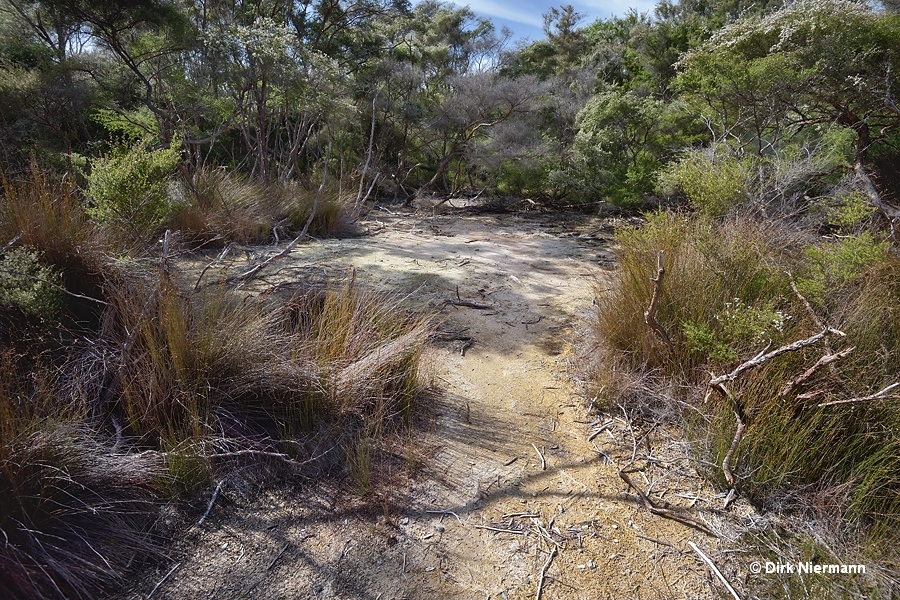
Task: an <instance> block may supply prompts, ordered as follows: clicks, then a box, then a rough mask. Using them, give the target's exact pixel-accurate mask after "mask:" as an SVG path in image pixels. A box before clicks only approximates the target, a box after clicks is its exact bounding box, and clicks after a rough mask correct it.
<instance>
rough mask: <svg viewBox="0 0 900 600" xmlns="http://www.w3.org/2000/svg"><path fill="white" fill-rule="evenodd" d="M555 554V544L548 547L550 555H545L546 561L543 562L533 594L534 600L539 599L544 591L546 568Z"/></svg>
mask: <svg viewBox="0 0 900 600" xmlns="http://www.w3.org/2000/svg"><path fill="white" fill-rule="evenodd" d="M554 556H556V546H553V548H551V549H550V556H548V557H547V562H545V563H544V567H543V568H542V569H541V577H540V579H538V586H537V593H536V594H535V596H534V598H535V600H541V593H542V592H543V591H544V578H545V577H546V576H547V569H549V568H550V563H551V562H553V557H554Z"/></svg>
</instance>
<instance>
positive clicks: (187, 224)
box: [168, 168, 349, 244]
mask: <svg viewBox="0 0 900 600" xmlns="http://www.w3.org/2000/svg"><path fill="white" fill-rule="evenodd" d="M316 194H317V192H316V190H306V189H304V188H303V187H302V186H300V185H299V184H296V183H291V182H281V181H277V182H273V183H271V184H269V185H264V184H262V183H260V182H257V181H253V180H250V179H247V178H245V177H242V176H240V175H237V174H232V173H228V172H227V171H225V170H223V169H209V168H206V169H200V170H197V171H196V172H194V173H193V174H192V175H191V176H190V178H187V179H183V180H182V181H181V182H180V184H179V185H178V186H177V188H176V192H175V198H176V201H175V202H174V210H173V213H172V215H171V218H170V220H169V223H168V225H169V227H171V228H172V229H174V230H178V231H181V232H183V233H185V234H187V235H188V236H190V237H193V238H196V239H199V240H204V241H218V242H222V243H227V242H237V243H240V244H256V243H264V242H267V241H270V240H272V239H274V238H275V237H276V236H277V237H279V238H284V237H288V236H290V234H291V233H293V232H299V231H301V230H302V229H303V226H304V225H305V224H306V220H307V219H308V217H309V215H310V213H311V212H312V206H313V203H314V201H315V199H316ZM345 231H349V218H348V212H347V206H346V205H345V204H344V202H342V201H341V200H340V199H339V198H338V195H337V193H336V191H335V190H331V189H328V190H326V191H325V192H324V193H323V194H322V195H321V197H320V198H319V202H318V204H317V206H316V214H315V216H314V217H313V220H312V222H311V223H310V227H309V234H310V235H314V236H327V235H335V234H338V233H342V232H345Z"/></svg>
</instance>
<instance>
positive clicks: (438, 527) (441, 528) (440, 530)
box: [435, 525, 444, 533]
mask: <svg viewBox="0 0 900 600" xmlns="http://www.w3.org/2000/svg"><path fill="white" fill-rule="evenodd" d="M435 529H437V532H438V533H444V526H443V525H438V526H437V527H435Z"/></svg>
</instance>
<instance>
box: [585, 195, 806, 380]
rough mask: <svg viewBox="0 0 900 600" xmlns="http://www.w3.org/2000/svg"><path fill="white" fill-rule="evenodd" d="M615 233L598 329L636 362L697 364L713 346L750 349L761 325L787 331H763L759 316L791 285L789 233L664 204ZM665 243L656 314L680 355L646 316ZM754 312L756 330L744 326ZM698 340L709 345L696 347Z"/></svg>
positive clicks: (725, 353)
mask: <svg viewBox="0 0 900 600" xmlns="http://www.w3.org/2000/svg"><path fill="white" fill-rule="evenodd" d="M616 237H617V241H618V244H619V246H618V249H617V252H616V254H617V258H618V260H619V265H620V266H619V276H618V278H617V281H616V282H615V284H614V285H613V287H612V288H611V289H609V291H607V292H605V293H603V294H601V295H600V296H599V297H598V298H597V304H598V309H597V326H598V328H599V329H598V337H599V338H600V339H604V340H608V343H609V344H610V345H611V346H612V347H614V348H616V349H618V350H619V351H621V352H623V353H624V359H625V360H627V361H628V362H629V363H630V364H632V365H633V367H634V368H641V367H643V366H645V367H648V368H655V367H665V368H666V369H674V371H672V372H675V371H679V372H680V371H681V369H683V368H686V369H687V370H688V371H691V370H692V369H693V368H694V367H697V366H700V364H701V362H700V361H701V360H702V359H703V358H704V357H705V356H706V355H707V354H708V353H709V352H713V353H714V354H716V355H717V356H718V358H720V359H722V358H727V357H730V356H735V355H736V354H741V353H742V352H745V351H746V350H747V349H748V348H750V347H753V346H754V345H755V344H756V339H757V337H758V334H759V332H761V331H762V332H763V333H766V334H770V335H772V336H773V337H774V339H776V340H778V339H781V336H782V333H781V332H779V331H778V330H777V328H768V327H766V328H764V331H763V330H762V329H760V326H759V325H758V323H759V322H765V321H768V320H770V319H774V318H775V316H774V315H775V312H776V311H777V310H778V308H779V306H778V300H777V299H778V298H782V297H784V295H786V294H787V293H790V286H789V283H788V279H787V275H786V274H785V273H784V272H783V268H784V266H785V261H786V257H785V256H783V255H782V250H783V248H785V247H786V246H790V245H791V244H792V243H794V241H793V240H792V236H791V234H789V233H787V232H783V231H778V230H777V229H775V228H774V227H773V226H766V225H762V224H758V223H753V222H750V221H747V220H745V219H740V218H735V219H732V220H730V221H727V222H726V223H725V224H724V225H722V226H719V225H717V224H716V223H715V221H713V220H712V219H711V218H709V217H699V218H696V219H694V220H689V219H688V218H686V217H685V216H682V215H678V214H676V213H667V212H660V213H655V214H652V215H650V216H649V218H648V222H647V224H646V225H644V226H643V227H626V228H622V229H620V230H619V231H617V233H616ZM660 250H662V251H664V256H665V258H664V262H665V268H666V274H665V285H664V286H663V287H662V296H661V300H660V302H659V308H658V315H657V316H658V319H659V321H660V322H661V323H662V324H663V325H664V326H665V327H667V328H668V334H669V336H670V337H671V338H673V341H674V348H675V351H676V355H675V356H671V355H670V353H669V350H668V349H667V347H666V346H665V345H664V344H663V343H662V342H661V341H660V340H659V338H658V337H656V336H655V335H654V334H653V333H652V331H650V330H649V328H648V327H647V325H646V323H645V322H644V311H645V310H646V309H647V307H648V306H649V304H650V297H651V296H652V294H653V283H652V281H651V278H652V277H655V276H656V254H657V252H658V251H660ZM735 299H737V300H735ZM729 304H731V306H732V309H731V312H730V313H729V306H728V305H729ZM741 313H743V314H741ZM751 315H752V318H751ZM748 319H751V320H752V321H754V322H757V333H755V334H754V335H752V336H744V335H743V334H742V332H741V331H739V329H740V327H739V326H740V325H745V326H746V325H748V323H746V321H747V320H748ZM704 337H705V338H706V341H704V339H703V338H704ZM716 343H720V344H721V346H720V348H719V350H718V351H715V350H714V347H715V346H716ZM700 347H703V348H704V351H703V352H700V353H699V354H698V349H699V348H700ZM673 361H674V362H673ZM673 365H678V366H677V367H673Z"/></svg>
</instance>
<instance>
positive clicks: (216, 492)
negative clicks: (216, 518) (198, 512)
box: [194, 479, 225, 527]
mask: <svg viewBox="0 0 900 600" xmlns="http://www.w3.org/2000/svg"><path fill="white" fill-rule="evenodd" d="M224 484H225V480H224V479H222V480H221V481H220V482H219V484H218V485H217V486H216V489H215V491H213V495H212V498H210V500H209V506H207V507H206V512H205V513H203V516H202V517H200V520H199V521H197V522H196V523H195V524H194V527H200V526H201V525H203V521H205V520H206V517H208V516H209V513H210V511H212V508H213V505H214V504H215V503H216V498H218V497H219V492H221V491H222V486H223V485H224Z"/></svg>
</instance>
